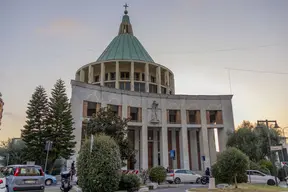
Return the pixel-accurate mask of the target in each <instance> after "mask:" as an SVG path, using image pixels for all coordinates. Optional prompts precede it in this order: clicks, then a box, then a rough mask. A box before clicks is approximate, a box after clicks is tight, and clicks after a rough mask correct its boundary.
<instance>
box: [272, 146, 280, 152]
mask: <svg viewBox="0 0 288 192" xmlns="http://www.w3.org/2000/svg"><path fill="white" fill-rule="evenodd" d="M270 150H271V151H280V150H282V145H277V146H270Z"/></svg>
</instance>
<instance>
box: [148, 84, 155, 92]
mask: <svg viewBox="0 0 288 192" xmlns="http://www.w3.org/2000/svg"><path fill="white" fill-rule="evenodd" d="M149 92H150V93H157V85H153V84H149Z"/></svg>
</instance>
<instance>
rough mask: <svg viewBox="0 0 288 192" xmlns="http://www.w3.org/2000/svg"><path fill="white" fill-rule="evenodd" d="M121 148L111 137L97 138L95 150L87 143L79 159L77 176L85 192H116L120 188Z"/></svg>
mask: <svg viewBox="0 0 288 192" xmlns="http://www.w3.org/2000/svg"><path fill="white" fill-rule="evenodd" d="M120 169H121V158H120V151H119V147H118V145H117V144H116V142H115V141H114V139H112V138H111V137H109V136H106V135H104V134H100V135H97V136H95V139H94V142H93V150H92V152H90V141H86V142H85V143H84V144H83V146H82V148H81V150H80V153H79V157H78V159H77V173H78V174H77V176H78V183H79V186H80V187H81V188H82V191H83V192H99V191H101V192H114V191H116V190H117V189H118V187H119V182H120V179H121V174H120V172H119V170H120Z"/></svg>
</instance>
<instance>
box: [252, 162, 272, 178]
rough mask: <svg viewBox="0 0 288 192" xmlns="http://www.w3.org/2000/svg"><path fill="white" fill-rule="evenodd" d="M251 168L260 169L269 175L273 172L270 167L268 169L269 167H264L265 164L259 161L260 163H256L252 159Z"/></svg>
mask: <svg viewBox="0 0 288 192" xmlns="http://www.w3.org/2000/svg"><path fill="white" fill-rule="evenodd" d="M249 169H250V170H258V171H261V172H262V173H265V174H268V175H270V174H271V172H270V170H269V169H267V168H266V167H264V166H261V165H259V163H258V164H257V163H255V162H253V161H250V166H249Z"/></svg>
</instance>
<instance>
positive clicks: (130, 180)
mask: <svg viewBox="0 0 288 192" xmlns="http://www.w3.org/2000/svg"><path fill="white" fill-rule="evenodd" d="M139 188H140V178H139V177H138V176H137V175H134V174H122V176H121V180H120V183H119V190H127V191H128V192H134V191H138V190H139Z"/></svg>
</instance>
